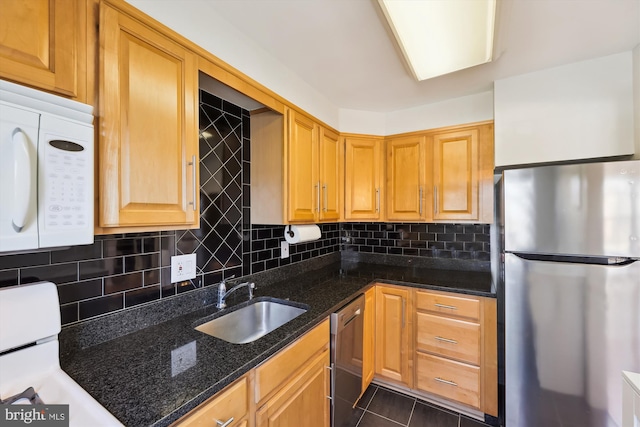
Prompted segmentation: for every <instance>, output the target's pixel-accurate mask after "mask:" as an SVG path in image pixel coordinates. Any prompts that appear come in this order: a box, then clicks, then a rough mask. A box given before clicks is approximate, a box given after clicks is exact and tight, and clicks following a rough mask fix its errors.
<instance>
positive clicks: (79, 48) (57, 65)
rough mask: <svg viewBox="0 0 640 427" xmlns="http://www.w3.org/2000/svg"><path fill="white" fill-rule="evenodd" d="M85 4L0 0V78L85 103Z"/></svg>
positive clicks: (55, 0) (72, 0)
mask: <svg viewBox="0 0 640 427" xmlns="http://www.w3.org/2000/svg"><path fill="white" fill-rule="evenodd" d="M88 6H89V7H91V5H90V3H89V2H87V1H84V0H82V1H76V0H29V1H24V0H3V1H2V3H1V4H0V8H1V12H0V28H1V29H2V31H0V77H2V78H3V79H7V80H13V81H15V82H17V83H23V84H26V85H29V86H33V87H36V88H39V89H44V90H46V91H49V92H54V93H57V94H59V95H63V96H67V97H71V98H76V99H77V100H79V101H81V102H88V100H87V99H86V81H87V74H88V73H87V70H86V66H87V64H86V62H87V54H88V52H87V48H88V47H90V46H89V44H88V43H87V37H88V34H87V30H88V28H92V27H93V25H87V11H88ZM89 37H91V35H89ZM89 53H90V52H89ZM91 80H92V81H93V79H91ZM83 86H85V87H83Z"/></svg>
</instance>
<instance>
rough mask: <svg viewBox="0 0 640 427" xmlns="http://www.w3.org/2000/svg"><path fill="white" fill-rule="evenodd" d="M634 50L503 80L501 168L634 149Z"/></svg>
mask: <svg viewBox="0 0 640 427" xmlns="http://www.w3.org/2000/svg"><path fill="white" fill-rule="evenodd" d="M632 68H633V64H632V52H631V51H629V52H624V53H620V54H616V55H611V56H606V57H602V58H597V59H593V60H589V61H583V62H577V63H573V64H569V65H565V66H561V67H556V68H550V69H546V70H542V71H538V72H533V73H529V74H524V75H521V76H516V77H510V78H507V79H503V80H497V81H496V82H495V84H494V102H495V153H496V155H495V160H496V161H495V164H496V166H506V165H516V164H527V163H539V162H552V161H562V160H574V159H588V158H597V157H606V156H616V155H628V154H632V153H633V152H634V135H633V134H634V123H633V115H634V112H633V79H632Z"/></svg>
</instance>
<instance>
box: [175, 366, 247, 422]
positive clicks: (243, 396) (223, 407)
mask: <svg viewBox="0 0 640 427" xmlns="http://www.w3.org/2000/svg"><path fill="white" fill-rule="evenodd" d="M252 378H253V372H249V373H248V374H247V375H245V376H243V377H242V378H240V379H238V380H236V381H235V382H234V383H232V384H231V385H229V386H228V387H227V388H225V389H224V390H222V391H221V392H219V393H217V394H216V395H215V396H213V397H212V398H211V399H210V400H209V401H208V402H205V403H203V404H202V405H200V406H199V407H198V408H196V409H195V410H194V411H193V412H191V413H190V414H188V415H187V416H186V417H184V418H182V419H181V420H179V421H178V422H177V423H176V425H179V426H180V427H200V426H201V427H209V426H216V425H218V426H219V425H224V426H226V427H248V426H250V425H253V424H252V423H251V422H250V421H251V410H250V408H251V405H252V402H251V400H252V398H253V381H252ZM226 423H228V424H226Z"/></svg>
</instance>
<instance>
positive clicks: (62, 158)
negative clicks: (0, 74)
mask: <svg viewBox="0 0 640 427" xmlns="http://www.w3.org/2000/svg"><path fill="white" fill-rule="evenodd" d="M92 113H93V107H91V106H90V105H86V104H82V103H79V102H76V101H72V100H69V99H66V98H62V97H59V96H56V95H52V94H49V93H46V92H42V91H38V90H35V89H31V88H28V87H24V86H20V85H17V84H13V83H10V82H7V81H3V80H0V253H6V252H22V251H30V250H35V249H40V248H54V247H64V246H71V245H82V244H89V243H92V242H93V224H94V220H93V203H94V200H93V194H94V188H93V174H94V172H93V171H94V155H93V153H94V151H93V150H94V147H93V145H94V144H93V140H94V133H93V114H92Z"/></svg>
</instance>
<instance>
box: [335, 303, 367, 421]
mask: <svg viewBox="0 0 640 427" xmlns="http://www.w3.org/2000/svg"><path fill="white" fill-rule="evenodd" d="M363 321H364V295H363V294H361V295H359V296H358V297H356V298H355V299H354V300H352V301H351V302H350V303H349V304H347V305H346V306H344V307H343V308H342V309H340V310H339V311H338V312H336V313H333V314H332V315H331V402H332V405H331V425H332V426H333V427H351V426H355V425H356V424H357V422H358V417H357V414H356V411H355V409H354V406H355V404H356V402H357V401H358V399H359V397H360V394H361V393H360V392H361V390H362V329H363V325H364V323H363Z"/></svg>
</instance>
